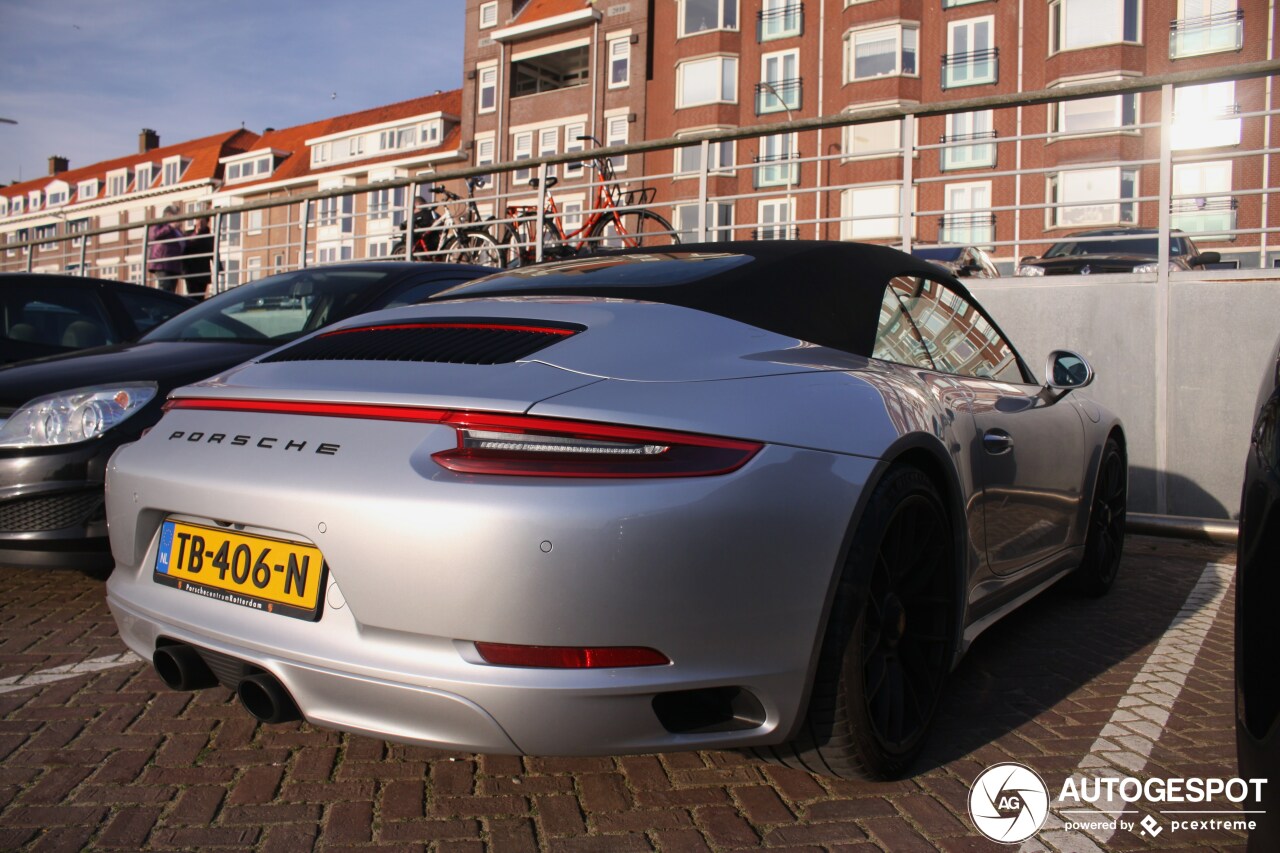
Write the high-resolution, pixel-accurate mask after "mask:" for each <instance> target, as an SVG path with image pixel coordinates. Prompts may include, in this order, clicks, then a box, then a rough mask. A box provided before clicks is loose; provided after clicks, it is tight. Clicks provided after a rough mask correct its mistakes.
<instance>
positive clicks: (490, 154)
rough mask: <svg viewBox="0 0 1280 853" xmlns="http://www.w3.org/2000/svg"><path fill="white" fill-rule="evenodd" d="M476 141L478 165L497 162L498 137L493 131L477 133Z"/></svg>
mask: <svg viewBox="0 0 1280 853" xmlns="http://www.w3.org/2000/svg"><path fill="white" fill-rule="evenodd" d="M475 143H476V149H475V150H476V163H475V164H476V165H477V166H488V165H490V164H491V163H496V162H497V159H498V153H497V152H498V138H497V135H496V134H494V133H493V132H492V131H490V132H488V133H477V134H476V136H475Z"/></svg>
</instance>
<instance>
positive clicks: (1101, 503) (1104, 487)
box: [1071, 438, 1129, 597]
mask: <svg viewBox="0 0 1280 853" xmlns="http://www.w3.org/2000/svg"><path fill="white" fill-rule="evenodd" d="M1128 480H1129V478H1128V471H1127V464H1126V462H1125V458H1124V452H1123V451H1121V449H1120V444H1119V442H1117V441H1116V440H1115V439H1114V438H1108V439H1107V443H1106V444H1105V445H1103V448H1102V461H1101V462H1100V463H1099V464H1098V480H1097V482H1096V483H1095V484H1094V487H1093V503H1092V506H1090V508H1089V531H1088V533H1087V534H1086V535H1085V540H1084V557H1083V558H1082V559H1081V560H1080V567H1079V568H1078V569H1076V570H1075V571H1074V572H1073V573H1072V574H1071V585H1072V586H1073V587H1074V588H1075V589H1076V590H1078V591H1079V592H1082V593H1084V594H1085V595H1089V596H1093V597H1097V596H1101V595H1105V594H1106V592H1107V590H1109V589H1111V585H1112V584H1113V583H1115V580H1116V573H1117V572H1118V571H1119V568H1120V554H1121V552H1122V551H1123V549H1124V529H1125V515H1126V512H1127V509H1128V501H1129V483H1128Z"/></svg>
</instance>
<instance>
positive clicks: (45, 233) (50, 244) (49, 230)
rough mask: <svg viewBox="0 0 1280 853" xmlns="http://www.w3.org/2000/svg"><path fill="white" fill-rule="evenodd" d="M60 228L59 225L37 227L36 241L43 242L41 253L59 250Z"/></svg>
mask: <svg viewBox="0 0 1280 853" xmlns="http://www.w3.org/2000/svg"><path fill="white" fill-rule="evenodd" d="M57 237H58V226H57V225H37V226H36V239H37V240H41V241H43V242H41V243H40V251H42V252H47V251H50V250H52V249H56V248H58V244H57V242H56V241H57Z"/></svg>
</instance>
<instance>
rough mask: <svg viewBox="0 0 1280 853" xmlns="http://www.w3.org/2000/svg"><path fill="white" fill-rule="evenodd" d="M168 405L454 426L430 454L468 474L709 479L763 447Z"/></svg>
mask: <svg viewBox="0 0 1280 853" xmlns="http://www.w3.org/2000/svg"><path fill="white" fill-rule="evenodd" d="M164 408H165V411H169V410H170V409H202V410H212V411H224V412H257V413H261V414H278V415H311V416H314V417H331V418H357V419H364V420H390V421H409V422H414V423H436V424H441V425H444V426H450V427H453V429H454V430H455V431H456V432H457V436H458V442H457V445H456V446H455V447H452V448H449V449H448V450H441V451H439V452H437V453H434V454H432V457H431V458H432V459H434V460H435V461H436V463H437V464H439V465H440V466H442V467H444V468H447V469H449V470H450V471H457V472H459V473H464V474H496V475H505V476H517V477H597V478H602V477H608V478H618V477H621V478H638V477H709V476H715V475H717V474H728V473H730V472H732V471H736V470H738V469H739V468H741V467H742V466H743V465H745V464H747V462H749V461H750V460H751V458H752V457H753V456H755V455H756V453H758V452H759V451H760V448H761V447H762V446H763V445H762V444H760V443H759V442H754V441H743V440H741V439H732V438H719V437H715V436H707V435H699V434H697V433H686V432H674V431H670V430H656V429H647V428H643V427H627V426H616V425H612V424H598V423H593V422H589V421H573V420H565V419H561V418H542V417H536V416H532V415H499V414H492V413H488V412H468V411H457V410H451V409H431V408H421V407H415V406H385V405H369V404H363V403H312V402H306V401H294V400H278V401H277V400H236V399H224V398H217V399H209V398H199V397H179V398H177V399H173V400H170V401H169V402H167V403H165V406H164Z"/></svg>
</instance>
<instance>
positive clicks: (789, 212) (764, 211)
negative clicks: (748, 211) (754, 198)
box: [754, 198, 800, 240]
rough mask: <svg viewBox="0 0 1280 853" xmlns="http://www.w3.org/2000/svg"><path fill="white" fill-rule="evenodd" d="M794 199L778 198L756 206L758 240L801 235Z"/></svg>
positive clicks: (756, 233) (756, 235) (791, 237)
mask: <svg viewBox="0 0 1280 853" xmlns="http://www.w3.org/2000/svg"><path fill="white" fill-rule="evenodd" d="M793 202H794V199H789V198H778V199H768V200H765V201H761V202H759V203H758V205H757V206H756V223H757V224H756V232H755V235H754V236H755V239H757V240H794V239H796V238H797V237H799V236H800V234H799V229H798V228H797V227H796V226H795V225H794V224H792V223H794V222H795V216H794V213H795V211H794V210H793V207H792V205H793Z"/></svg>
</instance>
